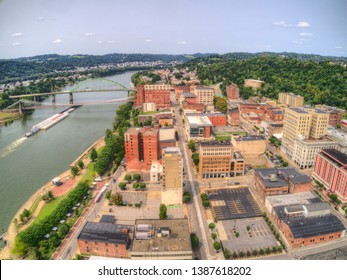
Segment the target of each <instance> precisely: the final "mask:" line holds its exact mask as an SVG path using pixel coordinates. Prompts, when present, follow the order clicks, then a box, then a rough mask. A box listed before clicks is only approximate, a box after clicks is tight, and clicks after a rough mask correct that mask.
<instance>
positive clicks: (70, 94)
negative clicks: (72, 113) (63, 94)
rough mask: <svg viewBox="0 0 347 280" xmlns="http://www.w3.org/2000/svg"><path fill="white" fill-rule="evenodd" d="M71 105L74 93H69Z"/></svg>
mask: <svg viewBox="0 0 347 280" xmlns="http://www.w3.org/2000/svg"><path fill="white" fill-rule="evenodd" d="M69 103H70V104H73V94H72V92H69Z"/></svg>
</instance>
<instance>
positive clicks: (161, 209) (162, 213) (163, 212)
mask: <svg viewBox="0 0 347 280" xmlns="http://www.w3.org/2000/svg"><path fill="white" fill-rule="evenodd" d="M166 218H167V208H166V205H165V204H160V206H159V219H161V220H165V219H166Z"/></svg>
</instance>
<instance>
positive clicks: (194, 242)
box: [190, 233, 200, 249]
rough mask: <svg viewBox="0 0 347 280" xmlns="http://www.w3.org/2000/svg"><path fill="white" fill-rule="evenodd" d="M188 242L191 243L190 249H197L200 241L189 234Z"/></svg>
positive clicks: (194, 235)
mask: <svg viewBox="0 0 347 280" xmlns="http://www.w3.org/2000/svg"><path fill="white" fill-rule="evenodd" d="M190 241H191V243H192V248H193V249H196V248H198V247H199V244H200V241H199V238H198V236H197V235H196V234H195V233H191V234H190Z"/></svg>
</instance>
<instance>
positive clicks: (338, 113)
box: [316, 105, 346, 127]
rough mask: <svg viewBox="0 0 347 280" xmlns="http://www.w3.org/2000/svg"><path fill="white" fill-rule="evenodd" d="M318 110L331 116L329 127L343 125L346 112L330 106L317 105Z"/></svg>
mask: <svg viewBox="0 0 347 280" xmlns="http://www.w3.org/2000/svg"><path fill="white" fill-rule="evenodd" d="M316 108H317V109H320V110H322V111H324V112H327V113H328V114H329V125H331V126H333V127H336V126H337V125H338V124H340V123H341V120H342V117H343V115H344V114H345V113H346V111H345V110H343V109H340V108H336V107H332V106H328V105H316Z"/></svg>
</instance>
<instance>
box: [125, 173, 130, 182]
mask: <svg viewBox="0 0 347 280" xmlns="http://www.w3.org/2000/svg"><path fill="white" fill-rule="evenodd" d="M124 179H125V180H127V181H128V182H129V181H131V175H129V174H127V175H125V176H124Z"/></svg>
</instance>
